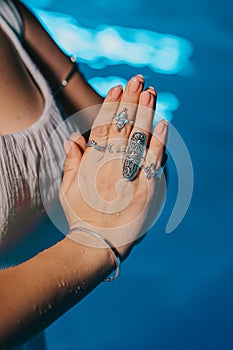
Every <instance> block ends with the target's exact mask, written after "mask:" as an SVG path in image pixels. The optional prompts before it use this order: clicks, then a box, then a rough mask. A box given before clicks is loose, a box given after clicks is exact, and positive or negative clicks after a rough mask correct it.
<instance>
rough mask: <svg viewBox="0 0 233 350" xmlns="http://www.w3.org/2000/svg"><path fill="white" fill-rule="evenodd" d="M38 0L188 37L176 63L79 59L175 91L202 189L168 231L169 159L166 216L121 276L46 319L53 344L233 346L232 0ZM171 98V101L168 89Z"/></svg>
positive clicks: (95, 349) (84, 20)
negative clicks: (160, 66)
mask: <svg viewBox="0 0 233 350" xmlns="http://www.w3.org/2000/svg"><path fill="white" fill-rule="evenodd" d="M32 3H33V5H37V6H38V7H39V8H40V9H43V10H46V11H59V12H61V13H63V14H64V13H65V14H68V15H71V16H73V17H74V18H75V19H76V20H77V21H78V23H79V25H80V26H82V27H83V28H89V29H90V28H92V29H93V30H96V28H97V27H98V26H99V25H104V26H110V27H112V26H118V27H120V28H121V29H120V30H121V32H122V30H123V32H124V28H131V29H132V28H134V29H136V30H150V31H155V32H156V33H162V34H165V35H166V34H172V35H175V36H177V37H178V38H184V39H186V40H187V42H188V43H189V44H190V45H191V46H190V47H191V48H192V49H193V53H192V54H191V53H190V55H191V56H190V62H191V64H190V65H186V68H184V69H183V71H182V69H180V70H179V69H178V71H174V72H172V71H170V72H169V71H168V72H166V71H163V72H159V71H156V69H154V70H153V69H152V68H151V67H149V66H148V65H146V64H145V65H144V66H142V67H139V66H140V64H138V65H135V64H130V62H128V63H127V62H123V63H122V62H120V61H119V62H117V61H114V62H112V63H111V62H105V63H106V64H105V66H104V67H103V68H101V67H100V66H99V67H98V65H97V66H94V65H93V57H92V58H91V59H90V62H89V63H90V64H88V62H87V61H88V60H87V61H85V60H81V63H80V66H81V69H82V71H83V72H84V74H85V76H86V77H87V79H90V80H91V79H95V77H99V76H100V77H104V76H106V77H108V76H112V77H121V78H122V79H123V81H126V80H127V79H128V78H130V77H131V76H132V75H133V74H136V73H141V74H144V75H145V77H146V83H147V85H154V86H155V87H156V89H157V90H158V93H160V92H161V93H163V92H168V93H170V94H171V95H170V96H173V97H174V96H175V98H176V99H177V100H176V101H178V103H177V104H176V107H175V108H174V111H173V112H172V116H173V125H174V126H175V127H176V128H177V129H178V130H179V132H180V134H181V136H182V137H183V139H184V141H185V143H186V145H187V147H188V149H189V152H190V155H191V158H192V162H193V168H194V175H195V184H194V193H193V198H192V202H191V205H190V208H189V210H188V212H187V215H186V216H185V218H184V220H183V221H182V223H181V224H180V225H179V227H178V228H177V229H176V230H175V231H174V232H173V233H172V234H169V235H167V234H165V233H164V232H165V227H166V223H167V221H168V218H169V216H170V214H171V210H172V208H173V206H174V202H175V198H176V194H177V173H176V169H175V165H174V162H173V161H172V160H170V162H169V166H168V167H169V187H168V197H167V202H166V206H165V209H164V211H163V214H162V216H161V218H160V219H159V221H158V223H157V224H156V226H155V227H154V229H153V230H152V231H151V232H150V234H149V235H148V236H147V237H146V239H144V240H143V242H142V243H141V244H140V246H138V247H136V248H135V250H134V251H133V253H132V254H131V256H130V257H129V259H128V260H127V262H125V263H124V264H123V266H122V271H121V275H120V277H119V279H118V280H117V281H116V282H114V283H112V284H102V285H100V286H99V287H98V288H97V289H96V290H95V291H93V292H92V293H91V294H90V295H89V296H88V297H87V298H86V299H85V300H83V301H82V302H81V303H79V305H77V306H76V307H74V308H73V309H72V310H71V311H69V312H68V313H67V314H66V315H64V316H63V317H61V318H60V319H59V320H58V321H57V322H55V323H54V324H53V325H52V326H50V327H49V328H48V330H47V332H46V333H47V344H48V348H49V349H62V350H63V349H79V350H105V349H106V350H108V349H111V350H115V349H122V350H125V349H134V350H139V349H140V350H141V349H146V350H154V349H156V350H170V349H173V350H187V349H188V350H192V349H194V350H196V349H201V350H207V349H211V350H215V349H218V350H219V349H224V350H228V349H229V350H230V349H232V348H233V254H232V250H233V230H232V222H231V218H232V193H233V191H232V179H233V166H232V155H231V154H232V135H233V134H232V131H233V130H232V127H233V118H232V95H233V89H232V82H233V79H232V78H233V66H232V62H233V35H232V34H233V20H232V13H233V3H232V2H231V1H228V0H226V1H224V2H222V1H221V2H220V1H213V2H210V1H207V0H201V1H200V0H195V1H194V0H191V1H189V2H185V1H181V0H178V1H168V0H163V1H161V0H160V1H148V0H144V1H142V0H124V1H123V0H118V1H116V0H112V1H106V0H100V1H98V2H97V1H94V0H85V1H77V0H66V1H61V0H56V1H55V0H50V1H45V0H44V1H32ZM60 16H61V17H62V15H60ZM122 28H123V29H122ZM91 60H92V61H91ZM102 61H103V60H102ZM184 65H185V64H184ZM92 81H93V82H94V83H96V81H95V80H92ZM97 85H98V84H97ZM100 85H101V84H100ZM100 85H99V86H100ZM100 87H101V86H100ZM102 88H104V87H103V86H102ZM164 100H165V102H167V103H168V105H169V103H171V102H169V101H171V100H170V99H169V97H168V98H166V96H165V98H164Z"/></svg>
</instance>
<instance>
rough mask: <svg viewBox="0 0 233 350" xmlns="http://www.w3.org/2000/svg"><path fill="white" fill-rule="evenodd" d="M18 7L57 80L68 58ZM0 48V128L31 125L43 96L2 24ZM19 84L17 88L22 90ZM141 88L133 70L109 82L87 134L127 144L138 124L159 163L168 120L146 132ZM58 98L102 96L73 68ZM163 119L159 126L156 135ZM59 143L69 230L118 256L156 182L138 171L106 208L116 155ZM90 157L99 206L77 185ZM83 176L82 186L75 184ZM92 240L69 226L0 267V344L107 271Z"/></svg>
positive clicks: (109, 261) (129, 242)
mask: <svg viewBox="0 0 233 350" xmlns="http://www.w3.org/2000/svg"><path fill="white" fill-rule="evenodd" d="M17 6H18V7H19V9H20V11H21V14H22V16H23V19H24V25H25V46H27V47H28V49H29V50H30V52H31V53H32V55H33V56H35V57H36V61H37V62H40V63H38V64H39V66H40V67H41V69H44V72H45V73H46V76H47V79H48V80H49V81H50V82H51V84H54V81H61V79H62V78H63V77H64V76H66V74H67V72H68V71H69V69H70V62H69V60H67V57H66V56H65V55H64V54H63V53H62V52H61V51H60V50H59V49H58V48H57V47H56V45H55V44H54V43H53V42H52V40H51V39H50V38H49V36H48V35H47V34H46V32H45V31H44V30H43V29H42V28H41V26H40V25H39V24H38V22H37V21H36V20H35V19H34V18H33V16H32V15H31V14H30V13H29V12H28V11H27V10H26V9H25V8H24V7H23V6H22V5H21V4H19V3H18V2H17ZM0 47H1V52H0V55H2V56H1V57H0V58H1V59H3V60H1V62H3V66H2V72H4V73H2V75H1V76H0V96H1V97H0V105H1V109H0V132H1V133H2V134H4V133H12V132H16V131H19V130H22V129H23V128H25V127H28V126H30V125H31V124H33V122H34V121H35V120H37V119H38V118H39V116H40V113H41V111H42V110H43V99H42V96H41V93H40V91H39V90H38V88H37V86H36V84H35V82H34V81H32V79H31V77H30V75H29V74H28V72H27V71H26V69H25V68H24V66H23V64H22V62H21V61H20V58H19V57H18V56H17V54H16V52H15V50H14V47H13V46H12V45H11V43H10V41H9V39H8V38H7V36H6V35H5V34H4V33H3V32H2V31H1V30H0ZM48 47H49V48H50V49H49V50H48ZM45 48H46V49H45ZM48 51H49V55H48V54H47V52H48ZM51 57H52V58H53V59H51ZM54 57H56V59H54ZM41 62H43V64H41ZM43 67H44V68H43ZM61 67H62V69H61ZM22 84H23V86H24V89H21V86H22ZM136 86H138V87H137V89H136ZM143 87H144V79H143V78H142V77H141V76H135V77H133V78H132V79H131V80H130V81H129V82H128V84H127V86H126V89H125V91H124V92H123V90H122V88H121V87H119V86H118V87H114V88H112V89H111V90H110V91H109V93H108V95H107V96H106V99H105V101H104V103H103V105H102V107H101V109H100V112H99V114H98V116H97V118H96V120H95V123H94V125H93V128H92V130H91V135H90V139H94V140H95V141H97V142H98V143H103V144H107V143H109V142H110V141H111V140H114V143H116V144H117V142H119V143H120V142H123V143H125V144H127V142H128V139H129V138H130V135H131V134H132V132H134V131H136V130H143V132H145V134H146V136H147V146H148V147H149V149H150V152H148V154H147V161H148V162H151V161H152V160H153V161H158V163H160V162H161V159H162V155H163V152H164V144H165V142H166V137H167V125H166V123H165V122H164V121H162V122H161V123H159V124H158V126H157V127H156V128H155V132H154V136H151V134H150V128H151V123H152V116H153V109H154V108H155V103H156V92H155V90H154V89H153V88H150V89H147V90H146V91H143ZM81 97H83V98H81ZM59 99H60V101H62V102H63V107H64V109H66V110H68V111H69V110H70V111H71V110H73V109H76V110H79V109H81V108H84V107H87V106H91V105H93V104H96V103H100V102H101V101H102V98H100V97H99V96H98V95H97V94H96V93H95V92H94V91H93V90H92V89H91V87H90V86H89V85H88V84H87V83H86V82H85V81H84V79H83V77H82V76H81V74H79V73H77V74H76V75H75V76H74V77H73V78H72V80H71V82H70V83H69V85H68V86H67V87H66V88H65V89H64V91H63V92H62V94H61V96H59ZM12 101H14V102H15V103H12ZM145 101H147V102H145ZM122 105H124V106H127V108H128V112H129V119H131V120H135V125H134V126H132V125H131V124H130V125H128V126H126V127H125V128H124V129H122V132H120V133H118V132H117V131H116V125H115V124H114V125H112V119H113V117H114V114H116V113H118V112H119V111H121V109H122ZM6 116H7V118H6ZM88 122H90V121H88ZM163 125H165V128H164V131H163V133H162V134H159V130H160V129H161V126H163ZM103 130H104V132H103ZM64 146H65V150H66V154H67V157H66V161H65V165H64V177H63V182H62V187H61V190H60V200H61V203H62V206H63V209H64V211H65V214H66V216H67V220H68V222H69V226H70V228H72V227H76V226H77V225H78V226H82V227H86V228H90V229H93V228H94V230H95V231H96V232H99V233H100V234H101V235H102V236H104V237H106V238H108V239H109V241H111V243H112V244H113V245H114V246H115V247H116V249H117V250H118V253H119V255H120V257H121V260H122V261H123V260H125V259H126V257H127V256H128V255H129V253H130V251H131V250H132V248H133V246H134V245H135V243H136V241H137V240H138V239H139V238H140V237H141V235H142V234H143V233H145V232H144V231H145V228H144V223H145V222H146V219H147V216H148V215H147V214H148V213H149V212H150V208H151V206H152V207H153V205H154V204H153V201H152V198H155V194H156V193H157V192H158V182H157V181H155V180H147V179H146V177H145V174H144V173H143V172H142V171H141V172H140V173H139V175H138V177H137V179H136V180H135V181H133V182H131V183H127V182H125V183H124V182H123V183H122V185H121V187H120V190H119V193H118V195H119V198H120V200H121V199H122V200H123V199H124V196H125V195H126V193H128V192H129V188H131V189H133V191H134V196H133V200H132V201H131V202H130V203H129V205H128V206H127V207H126V208H125V209H124V210H123V211H121V212H120V216H119V215H118V214H119V213H118V212H115V213H114V214H112V213H106V212H105V210H104V208H105V205H106V202H108V201H112V200H114V199H116V184H117V183H118V182H119V180H120V177H121V169H122V160H120V159H114V158H111V159H109V162H108V163H107V164H106V163H105V158H106V157H107V154H102V153H101V154H100V152H97V151H95V150H93V149H92V148H89V147H86V142H85V139H84V138H83V137H82V136H80V135H77V134H75V135H72V136H71V139H70V140H67V141H66V142H65V145H64ZM122 156H123V155H122ZM89 157H91V159H92V164H93V167H94V168H93V172H94V170H95V169H97V168H98V167H99V166H100V168H101V171H102V173H101V171H100V173H99V176H97V177H96V179H97V181H96V186H97V188H98V190H99V193H100V194H101V197H102V198H103V200H102V201H101V202H100V205H101V206H102V209H103V212H100V211H98V210H95V209H94V208H93V207H91V206H90V207H88V206H87V203H86V202H85V201H84V199H83V197H82V191H83V189H87V190H88V189H89V188H90V186H92V183H93V177H92V173H90V172H87V171H86V169H87V168H86V167H88V165H89V164H90V162H89ZM150 157H151V158H150ZM87 174H88V175H87ZM83 179H84V180H85V182H84V187H83V186H81V184H83V183H82V182H80V181H81V180H83ZM148 194H149V195H148ZM91 199H92V198H91V197H90V198H88V200H91ZM84 209H85V210H84ZM141 212H143V215H142V216H141V217H140V218H139V219H138V220H136V223H135V221H134V219H135V218H138V217H139V216H140V215H139V214H140V213H141ZM129 218H130V219H129ZM119 224H120V227H119ZM114 229H117V232H120V235H118V236H119V237H120V238H122V237H124V239H123V240H122V239H120V240H116V234H115V233H116V232H114ZM99 243H100V242H98V240H96V239H95V238H94V237H93V236H92V235H89V236H88V235H87V236H85V237H84V236H83V235H82V234H81V233H80V232H79V233H78V234H77V232H74V233H73V234H69V235H67V237H65V238H64V239H63V240H62V241H60V242H59V243H57V244H56V245H54V246H52V247H51V248H49V249H47V250H45V251H43V252H41V253H40V254H38V255H36V256H35V257H33V258H32V259H30V260H28V261H26V262H25V263H23V264H20V265H18V266H14V267H11V268H7V269H5V270H1V271H0V310H1V314H0V345H1V349H4V348H7V349H10V348H11V347H13V346H16V345H20V344H22V343H23V342H25V341H26V340H28V339H30V338H31V337H33V336H34V335H35V334H36V333H38V332H40V331H42V330H43V329H45V328H46V327H47V326H48V325H50V324H51V323H52V322H54V321H55V320H56V319H57V318H58V317H59V316H60V315H62V314H63V313H64V312H66V311H67V310H68V309H69V308H71V307H72V306H73V305H75V304H76V303H78V302H79V301H80V300H81V299H82V298H83V297H85V296H86V295H87V294H88V293H89V292H90V291H92V290H93V289H94V288H95V287H96V286H97V285H98V284H99V283H101V282H102V281H103V279H104V278H106V277H107V276H108V275H109V273H110V272H111V271H112V270H113V269H114V267H115V265H114V259H113V256H112V253H111V251H110V249H103V247H101V246H100V245H99Z"/></svg>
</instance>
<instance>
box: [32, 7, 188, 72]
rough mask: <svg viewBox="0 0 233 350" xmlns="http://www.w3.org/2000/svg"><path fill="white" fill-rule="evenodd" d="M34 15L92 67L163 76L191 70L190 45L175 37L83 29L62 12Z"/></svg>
mask: <svg viewBox="0 0 233 350" xmlns="http://www.w3.org/2000/svg"><path fill="white" fill-rule="evenodd" d="M35 12H36V13H37V14H38V16H39V17H40V18H41V19H42V21H43V22H44V23H45V25H46V26H47V28H48V29H49V30H50V32H51V33H52V35H53V37H54V39H55V40H56V41H57V42H58V43H59V45H60V46H61V47H63V48H64V49H65V50H66V51H67V52H72V53H73V54H74V55H77V56H78V57H79V61H80V62H87V61H88V64H89V65H90V66H91V67H93V68H104V67H106V66H107V65H114V64H129V65H131V66H136V67H149V68H150V69H151V70H152V71H154V72H157V73H162V74H187V73H189V72H190V70H191V67H192V65H191V63H190V55H191V54H192V46H191V44H190V43H189V42H188V41H187V40H185V39H183V38H180V37H178V36H175V35H171V34H161V33H158V32H155V31H150V30H145V29H131V28H126V27H119V26H112V27H110V26H106V25H101V26H98V27H97V28H96V29H91V28H85V27H82V26H80V25H79V23H78V22H77V21H76V20H75V19H74V18H73V17H71V16H68V15H65V14H63V13H56V12H50V11H43V10H38V9H37V10H35Z"/></svg>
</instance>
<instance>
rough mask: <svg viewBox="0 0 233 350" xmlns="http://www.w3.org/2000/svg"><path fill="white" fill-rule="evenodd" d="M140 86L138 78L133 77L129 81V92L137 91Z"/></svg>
mask: <svg viewBox="0 0 233 350" xmlns="http://www.w3.org/2000/svg"><path fill="white" fill-rule="evenodd" d="M140 87H141V82H140V81H139V80H138V78H136V77H134V78H132V79H131V80H130V81H129V91H130V92H137V91H138V89H139V88H140Z"/></svg>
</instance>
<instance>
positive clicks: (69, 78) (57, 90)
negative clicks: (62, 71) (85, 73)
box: [53, 56, 77, 96]
mask: <svg viewBox="0 0 233 350" xmlns="http://www.w3.org/2000/svg"><path fill="white" fill-rule="evenodd" d="M69 58H70V61H71V62H72V63H73V67H72V68H71V70H70V72H69V73H68V74H67V76H66V78H65V79H63V80H62V82H61V84H60V85H59V86H58V87H57V88H55V89H54V91H53V96H56V95H57V94H59V92H60V91H61V90H62V89H64V87H66V86H67V85H68V83H69V81H70V80H71V78H72V77H73V75H74V74H75V73H76V72H77V64H76V57H75V56H70V57H69Z"/></svg>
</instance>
